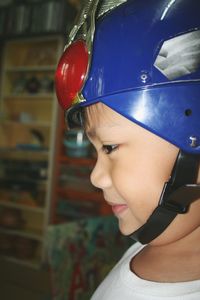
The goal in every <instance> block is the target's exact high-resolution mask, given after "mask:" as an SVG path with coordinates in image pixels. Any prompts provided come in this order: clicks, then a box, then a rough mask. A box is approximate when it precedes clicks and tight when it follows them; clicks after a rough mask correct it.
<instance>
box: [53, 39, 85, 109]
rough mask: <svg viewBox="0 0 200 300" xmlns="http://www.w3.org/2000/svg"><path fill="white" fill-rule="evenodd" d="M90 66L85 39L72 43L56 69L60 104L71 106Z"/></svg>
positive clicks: (64, 106)
mask: <svg viewBox="0 0 200 300" xmlns="http://www.w3.org/2000/svg"><path fill="white" fill-rule="evenodd" d="M87 67H88V51H87V47H86V44H85V42H84V41H83V40H78V41H76V42H74V43H73V44H71V45H70V46H69V47H68V48H67V49H66V50H65V51H64V53H63V55H62V56H61V58H60V61H59V63H58V67H57V70H56V76H55V82H56V94H57V98H58V101H59V103H60V105H61V106H62V107H63V108H64V109H67V108H69V107H70V106H71V105H72V103H73V101H74V99H75V98H76V95H77V93H78V92H80V90H81V88H82V86H83V83H84V79H85V76H86V73H87Z"/></svg>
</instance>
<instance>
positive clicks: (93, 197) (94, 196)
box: [56, 187, 104, 202]
mask: <svg viewBox="0 0 200 300" xmlns="http://www.w3.org/2000/svg"><path fill="white" fill-rule="evenodd" d="M56 191H57V193H58V194H59V195H60V196H62V197H66V198H68V199H77V200H83V201H85V200H88V201H95V202H100V201H104V200H103V194H102V192H101V191H99V192H95V191H94V192H92V191H91V192H88V191H80V190H78V188H77V189H72V188H62V187H58V188H57V189H56Z"/></svg>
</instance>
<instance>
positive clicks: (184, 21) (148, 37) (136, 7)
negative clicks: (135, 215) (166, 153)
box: [81, 0, 200, 154]
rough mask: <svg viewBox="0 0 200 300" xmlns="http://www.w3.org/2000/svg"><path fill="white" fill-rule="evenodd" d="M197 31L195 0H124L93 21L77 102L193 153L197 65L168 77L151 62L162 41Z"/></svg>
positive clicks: (199, 14)
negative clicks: (106, 110)
mask: <svg viewBox="0 0 200 300" xmlns="http://www.w3.org/2000/svg"><path fill="white" fill-rule="evenodd" d="M198 29H200V0H148V1H147V0H129V1H128V2H127V3H125V4H123V5H121V6H119V7H118V8H116V9H115V10H113V11H112V12H111V13H108V14H107V15H105V16H104V17H103V18H102V19H100V20H99V21H98V22H97V27H96V32H95V39H94V45H93V53H92V62H91V67H90V71H89V74H88V79H87V81H86V84H85V86H84V89H83V91H82V92H83V95H84V97H85V99H86V102H84V103H83V104H81V106H87V105H90V104H92V103H95V102H98V101H100V102H103V103H105V104H106V105H108V106H109V107H111V108H113V109H114V110H115V111H117V112H119V113H120V114H122V115H123V116H125V117H127V118H129V119H130V120H132V121H134V122H136V123H138V124H140V125H141V126H142V127H144V128H146V129H148V130H150V131H151V132H153V133H155V134H157V135H158V136H160V137H162V138H164V139H166V140H168V141H170V142H171V143H173V144H175V145H177V146H178V147H179V148H181V149H183V150H185V151H186V152H190V153H197V154H199V153H200V82H199V80H200V68H198V70H197V71H196V72H194V73H192V74H188V75H185V76H182V77H179V78H176V80H174V81H170V80H168V79H167V77H165V76H164V75H163V74H162V73H161V72H160V71H159V70H158V69H157V68H156V67H155V66H154V63H155V60H156V57H157V56H158V53H159V51H160V49H161V47H162V45H163V43H164V41H166V40H169V39H171V38H173V37H175V36H178V35H181V34H183V33H187V32H191V31H194V30H198ZM188 112H189V113H188ZM191 137H195V138H196V140H197V142H196V147H191V145H190V144H191Z"/></svg>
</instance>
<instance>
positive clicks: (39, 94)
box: [4, 93, 54, 100]
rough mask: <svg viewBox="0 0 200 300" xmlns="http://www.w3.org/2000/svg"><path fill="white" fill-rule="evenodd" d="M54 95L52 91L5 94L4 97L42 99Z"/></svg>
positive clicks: (50, 97)
mask: <svg viewBox="0 0 200 300" xmlns="http://www.w3.org/2000/svg"><path fill="white" fill-rule="evenodd" d="M52 97H54V93H35V94H28V93H26V94H6V95H5V96H4V98H5V99H12V100H13V98H14V99H19V100H20V99H22V100H23V99H26V98H34V100H37V99H38V100H40V99H41V98H44V99H51V100H52Z"/></svg>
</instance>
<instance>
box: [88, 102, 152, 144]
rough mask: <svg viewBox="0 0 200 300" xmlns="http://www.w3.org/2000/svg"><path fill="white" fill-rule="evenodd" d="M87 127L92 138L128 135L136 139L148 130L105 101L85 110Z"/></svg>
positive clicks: (129, 137)
mask: <svg viewBox="0 0 200 300" xmlns="http://www.w3.org/2000/svg"><path fill="white" fill-rule="evenodd" d="M85 129H86V133H87V135H88V136H89V137H90V138H96V137H102V135H103V136H104V137H105V136H106V137H108V136H109V137H111V136H113V137H114V136H115V137H117V136H118V137H124V138H125V137H126V138H128V139H132V138H133V139H135V138H136V137H137V136H144V135H145V134H148V132H147V131H146V130H145V129H143V128H142V127H140V126H139V125H137V124H135V123H134V122H132V121H130V120H128V119H127V118H125V117H124V116H122V115H120V114H119V113H117V112H115V111H114V110H112V109H111V108H109V107H108V106H106V105H104V104H103V103H97V104H93V105H91V106H88V107H87V108H86V110H85Z"/></svg>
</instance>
